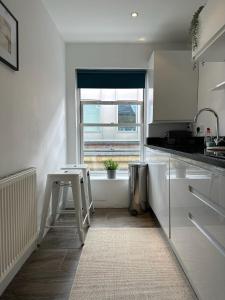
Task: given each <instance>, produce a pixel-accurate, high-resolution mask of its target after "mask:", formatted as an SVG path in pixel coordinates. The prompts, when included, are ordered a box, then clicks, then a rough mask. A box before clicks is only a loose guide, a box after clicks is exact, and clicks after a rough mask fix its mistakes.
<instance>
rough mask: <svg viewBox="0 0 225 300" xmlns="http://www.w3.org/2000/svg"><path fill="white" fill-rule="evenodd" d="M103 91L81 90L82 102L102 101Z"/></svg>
mask: <svg viewBox="0 0 225 300" xmlns="http://www.w3.org/2000/svg"><path fill="white" fill-rule="evenodd" d="M100 98H101V89H80V99H81V100H100Z"/></svg>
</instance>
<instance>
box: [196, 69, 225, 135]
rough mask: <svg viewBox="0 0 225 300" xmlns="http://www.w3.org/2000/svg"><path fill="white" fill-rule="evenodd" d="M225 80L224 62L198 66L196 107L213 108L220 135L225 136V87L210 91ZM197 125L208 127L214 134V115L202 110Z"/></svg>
mask: <svg viewBox="0 0 225 300" xmlns="http://www.w3.org/2000/svg"><path fill="white" fill-rule="evenodd" d="M222 81H225V63H205V64H204V65H203V66H202V65H200V67H199V93H198V109H201V108H204V107H210V108H212V109H214V110H215V111H216V112H217V113H218V115H219V120H220V135H223V136H225V89H224V90H221V91H211V88H213V87H215V86H216V85H217V84H218V83H220V82H222ZM198 125H202V126H204V127H205V129H206V128H207V127H210V128H212V129H213V133H214V134H215V125H216V121H215V117H214V116H213V115H212V114H211V113H209V112H204V113H202V114H201V115H200V116H199V121H198Z"/></svg>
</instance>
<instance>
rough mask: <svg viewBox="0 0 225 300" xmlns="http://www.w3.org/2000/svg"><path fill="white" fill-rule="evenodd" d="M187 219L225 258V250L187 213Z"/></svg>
mask: <svg viewBox="0 0 225 300" xmlns="http://www.w3.org/2000/svg"><path fill="white" fill-rule="evenodd" d="M188 219H189V220H190V221H191V223H192V224H193V225H194V226H195V227H196V228H197V229H198V230H199V231H200V232H201V233H202V234H203V235H204V236H205V237H206V238H207V240H209V242H210V243H211V244H212V245H213V246H214V247H216V249H217V250H218V251H219V252H220V253H221V254H222V255H223V256H224V257H225V248H224V246H223V245H221V244H220V242H218V241H217V240H216V239H215V238H214V237H213V236H212V235H211V234H210V233H209V232H208V231H207V230H206V229H205V228H203V227H202V226H201V225H200V224H199V223H198V222H197V221H196V220H195V219H194V218H193V216H192V214H191V213H190V212H189V213H188Z"/></svg>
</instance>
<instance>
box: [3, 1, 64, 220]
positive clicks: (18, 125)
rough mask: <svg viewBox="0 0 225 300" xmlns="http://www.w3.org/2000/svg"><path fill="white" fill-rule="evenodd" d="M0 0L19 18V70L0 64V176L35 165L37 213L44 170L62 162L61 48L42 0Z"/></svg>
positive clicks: (44, 174)
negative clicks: (36, 175)
mask: <svg viewBox="0 0 225 300" xmlns="http://www.w3.org/2000/svg"><path fill="white" fill-rule="evenodd" d="M4 3H5V5H6V6H7V7H8V8H9V9H10V10H11V12H12V13H13V14H14V15H15V17H16V18H17V19H18V21H19V44H20V46H19V48H20V53H19V56H20V71H19V72H13V71H12V70H11V69H9V68H8V67H7V66H5V65H4V64H2V63H0V138H1V142H0V176H4V175H6V174H9V173H12V172H15V171H18V170H20V169H24V168H28V167H30V166H34V167H36V168H37V172H38V214H39V218H40V212H41V208H42V201H43V192H44V186H45V180H46V174H47V173H48V171H49V170H51V169H55V168H57V166H58V165H60V164H61V163H64V162H65V153H66V149H65V148H66V135H65V47H64V42H63V41H62V39H61V37H60V35H59V34H58V32H57V30H56V28H55V25H54V24H53V22H52V21H51V19H50V17H49V15H48V14H47V12H46V10H45V8H44V6H43V4H42V1H37V0H19V1H18V0H17V1H15V0H4Z"/></svg>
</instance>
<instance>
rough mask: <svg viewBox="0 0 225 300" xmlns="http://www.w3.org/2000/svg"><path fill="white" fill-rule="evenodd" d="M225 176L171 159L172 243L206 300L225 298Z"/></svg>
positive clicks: (200, 296)
mask: <svg viewBox="0 0 225 300" xmlns="http://www.w3.org/2000/svg"><path fill="white" fill-rule="evenodd" d="M224 186H225V177H224V176H222V175H217V174H214V173H212V172H211V171H208V170H205V169H202V168H199V167H196V166H193V165H191V164H189V163H186V162H184V161H181V160H179V159H174V158H171V159H170V213H171V215H170V222H171V243H172V245H173V247H174V249H175V251H176V254H177V256H178V258H179V259H180V262H181V264H182V265H183V267H184V270H185V272H186V273H187V275H188V277H189V279H190V282H191V283H192V285H193V287H194V289H195V291H196V293H197V294H198V296H199V298H200V299H202V300H212V299H214V300H223V299H225V198H224Z"/></svg>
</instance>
